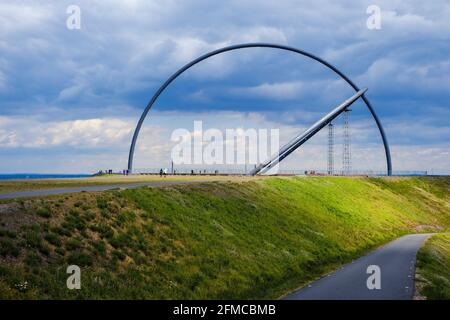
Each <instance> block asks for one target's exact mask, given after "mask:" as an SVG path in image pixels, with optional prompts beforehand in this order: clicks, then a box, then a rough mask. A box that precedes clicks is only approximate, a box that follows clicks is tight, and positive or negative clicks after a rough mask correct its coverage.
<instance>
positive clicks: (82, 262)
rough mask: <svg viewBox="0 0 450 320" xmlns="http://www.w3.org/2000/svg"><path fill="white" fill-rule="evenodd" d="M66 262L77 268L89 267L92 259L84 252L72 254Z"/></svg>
mask: <svg viewBox="0 0 450 320" xmlns="http://www.w3.org/2000/svg"><path fill="white" fill-rule="evenodd" d="M67 261H68V262H69V263H70V264H75V265H77V266H79V267H84V266H91V265H92V263H93V259H92V257H91V256H90V255H89V254H87V253H86V252H73V253H72V254H70V255H69V257H68V258H67Z"/></svg>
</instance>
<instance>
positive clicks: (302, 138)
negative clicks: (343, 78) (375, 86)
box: [249, 88, 367, 176]
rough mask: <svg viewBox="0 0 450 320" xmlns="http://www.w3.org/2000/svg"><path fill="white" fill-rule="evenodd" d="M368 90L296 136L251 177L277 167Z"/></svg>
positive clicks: (357, 93) (350, 99) (345, 102)
mask: <svg viewBox="0 0 450 320" xmlns="http://www.w3.org/2000/svg"><path fill="white" fill-rule="evenodd" d="M366 91H367V88H364V89H361V90H359V91H358V92H356V93H355V94H354V95H353V96H351V97H350V98H348V99H347V100H345V101H344V102H342V103H341V104H340V105H339V106H337V107H336V108H334V109H333V110H332V111H331V112H330V113H328V114H327V115H325V116H324V117H323V118H322V119H320V120H319V121H317V122H316V123H314V124H313V125H312V126H311V127H309V129H307V130H306V131H304V132H303V133H301V134H299V135H298V136H296V137H295V138H294V139H292V140H291V141H289V142H288V143H287V144H285V145H284V146H283V147H281V149H280V151H278V153H276V154H275V155H273V156H272V157H271V158H270V159H269V160H267V161H265V162H263V163H261V164H259V165H258V166H257V167H256V168H255V169H253V170H252V171H250V173H249V175H252V176H254V175H256V174H259V173H265V172H267V171H268V170H270V169H271V168H273V167H274V166H275V165H277V164H278V163H279V162H280V161H282V160H283V159H284V158H286V157H287V156H288V155H290V154H291V153H292V152H294V151H295V150H296V149H297V148H298V147H300V146H301V145H302V144H304V143H305V142H306V141H308V140H309V139H311V138H312V137H313V136H314V135H315V134H316V133H317V132H319V131H320V130H322V128H323V127H325V126H326V125H328V124H329V123H330V122H331V121H333V119H335V118H336V117H337V116H338V115H340V114H341V113H342V112H344V111H345V110H346V109H347V108H348V107H349V106H351V105H352V104H353V102H355V101H356V100H358V98H360V97H361V96H362V95H363V94H364V93H365V92H366Z"/></svg>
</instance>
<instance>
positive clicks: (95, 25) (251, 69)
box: [0, 0, 450, 173]
mask: <svg viewBox="0 0 450 320" xmlns="http://www.w3.org/2000/svg"><path fill="white" fill-rule="evenodd" d="M0 1H1V2H0V172H2V173H14V172H48V173H65V172H67V173H84V172H86V173H90V172H95V171H97V170H100V169H106V168H111V169H115V170H119V169H124V168H125V167H126V163H127V156H128V155H127V153H128V148H129V143H130V140H131V135H132V133H133V129H134V126H135V125H136V122H137V120H138V118H139V116H140V114H141V112H142V110H143V109H144V107H145V106H146V104H147V103H148V101H149V100H150V98H151V96H152V95H153V93H154V92H155V90H157V88H158V87H159V86H160V85H161V83H162V82H163V81H165V79H166V78H167V77H168V76H170V75H171V74H172V73H173V72H175V71H176V70H177V69H178V68H179V67H181V66H182V65H184V64H185V63H187V62H189V61H190V60H192V59H194V58H196V57H197V56H199V55H201V54H204V53H206V52H208V51H211V50H213V49H216V48H220V47H223V46H226V45H232V44H238V43H244V42H272V43H279V44H284V45H289V46H293V47H297V48H300V49H303V50H306V51H309V52H311V53H314V54H316V55H318V56H320V57H322V58H324V59H326V60H327V61H329V62H330V63H331V64H333V65H335V66H337V67H338V68H339V69H341V70H342V71H343V72H344V73H346V74H347V75H348V76H349V77H350V78H351V79H352V80H353V81H354V82H355V83H356V84H357V85H358V86H360V87H368V88H369V91H368V92H367V97H368V98H369V99H370V100H371V102H372V104H373V106H374V108H375V110H376V111H377V113H378V115H379V117H380V119H381V121H382V123H383V125H384V127H385V131H386V134H387V137H388V140H389V142H390V145H391V152H392V158H393V167H394V170H428V171H432V172H434V173H450V140H449V137H450V19H449V18H448V17H449V16H450V3H449V2H448V1H447V0H435V1H432V2H430V1H427V2H425V1H413V0H411V1H392V0H389V1H388V0H386V1H373V0H370V1H331V0H329V1H325V0H315V1H246V0H239V1H226V2H225V1H224V2H217V1H203V0H196V1H189V0H183V1H175V0H167V1H139V0H134V1H132V0H129V1H25V0H23V1H6V0H0ZM70 5H77V6H78V7H79V8H80V9H81V28H80V29H75V30H70V29H68V28H67V26H66V20H67V18H68V17H69V14H67V12H66V10H67V7H68V6H70ZM370 5H377V6H378V7H379V8H380V9H381V29H379V30H370V29H368V28H367V25H366V21H367V19H368V18H369V16H370V15H369V14H368V13H367V12H366V10H367V7H368V6H370ZM351 94H352V90H351V89H350V88H349V87H348V86H347V85H346V84H345V83H344V82H343V81H342V80H340V79H339V78H338V77H337V76H336V75H335V74H333V73H332V72H331V71H329V70H327V69H325V68H324V67H322V66H320V65H319V64H318V63H314V62H312V61H311V60H308V59H307V58H304V57H301V56H299V55H295V54H293V53H288V52H281V51H279V50H274V49H244V50H241V51H235V52H230V53H225V54H223V55H220V56H216V57H214V58H211V59H210V60H207V61H205V62H202V63H201V64H199V65H197V66H195V67H194V68H192V69H190V70H189V71H187V72H186V73H185V74H183V75H182V76H181V77H180V78H179V79H177V80H176V81H175V82H174V83H173V85H172V86H171V87H169V88H168V90H167V91H165V92H164V93H163V95H162V96H161V98H160V99H159V100H158V102H157V103H156V105H155V107H154V109H152V111H151V112H150V114H149V118H148V119H147V120H146V121H145V124H144V127H143V130H142V131H141V135H140V137H139V140H138V146H137V150H136V154H135V168H151V167H161V166H168V165H169V163H170V154H171V152H170V151H171V148H172V147H173V145H174V142H171V141H170V136H171V133H172V131H173V130H175V129H177V128H186V129H188V130H192V129H193V121H194V120H202V121H203V123H204V128H205V129H206V128H218V129H221V130H225V129H226V128H277V129H279V130H280V136H281V143H283V142H285V141H287V140H289V139H290V138H291V137H292V135H294V134H296V133H298V132H300V131H301V130H302V129H305V128H306V127H307V126H308V125H309V124H312V123H313V122H315V121H316V120H317V119H319V118H320V117H321V116H322V115H324V114H325V113H326V112H327V111H328V110H330V109H331V108H333V107H334V106H336V105H337V104H339V103H340V102H342V100H343V99H345V98H347V97H349V96H350V95H351ZM352 109H353V111H352V113H351V120H350V121H351V132H352V167H353V168H354V169H361V170H365V169H372V170H384V169H385V160H384V154H383V148H382V145H381V139H380V137H379V134H378V132H377V130H376V127H375V125H374V122H373V120H372V119H371V117H370V114H369V112H368V111H367V109H366V108H365V107H364V105H363V104H361V103H356V104H354V106H353V107H352ZM335 124H336V126H335V128H336V159H335V163H336V168H337V169H339V168H340V166H341V153H342V151H341V140H342V139H341V136H342V119H337V120H336V122H335ZM326 138H327V137H326V132H323V133H320V134H319V135H317V136H316V137H314V138H313V139H312V140H311V141H309V142H308V143H307V144H306V145H305V146H304V148H301V149H299V150H298V151H297V152H296V153H295V154H293V155H292V157H290V158H289V159H288V161H286V163H285V164H284V167H285V168H297V169H326V150H327V145H326Z"/></svg>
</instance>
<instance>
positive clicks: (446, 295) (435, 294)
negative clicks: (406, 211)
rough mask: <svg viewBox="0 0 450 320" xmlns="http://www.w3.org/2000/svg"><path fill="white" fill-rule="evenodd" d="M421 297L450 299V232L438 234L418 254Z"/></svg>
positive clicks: (418, 279)
mask: <svg viewBox="0 0 450 320" xmlns="http://www.w3.org/2000/svg"><path fill="white" fill-rule="evenodd" d="M416 290H417V295H418V296H419V297H424V298H426V299H445V300H450V234H448V233H447V234H437V235H435V236H433V237H431V238H430V239H428V241H427V242H426V243H425V245H424V246H423V247H422V248H421V249H420V250H419V253H418V254H417V269H416Z"/></svg>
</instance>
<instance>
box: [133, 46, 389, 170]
mask: <svg viewBox="0 0 450 320" xmlns="http://www.w3.org/2000/svg"><path fill="white" fill-rule="evenodd" d="M244 48H274V49H281V50H286V51H291V52H295V53H298V54H301V55H303V56H305V57H308V58H311V59H313V60H315V61H317V62H319V63H321V64H322V65H324V66H326V67H327V68H329V69H331V70H333V71H334V72H335V73H336V74H337V75H339V76H340V77H341V78H342V79H344V80H345V81H346V82H347V83H348V84H349V85H350V86H351V87H352V88H353V89H354V90H355V91H356V92H357V91H359V88H358V87H357V86H356V85H355V84H354V83H353V82H352V81H351V80H350V79H349V78H348V77H347V76H346V75H344V74H343V73H342V72H341V71H339V70H338V69H337V68H336V67H334V66H333V65H331V64H330V63H328V62H327V61H325V60H323V59H321V58H319V57H317V56H315V55H313V54H312V53H309V52H306V51H303V50H300V49H297V48H293V47H289V46H285V45H281V44H273V43H244V44H237V45H233V46H228V47H223V48H220V49H217V50H214V51H211V52H209V53H206V54H204V55H202V56H200V57H198V58H197V59H195V60H192V61H191V62H189V63H188V64H186V65H185V66H183V67H182V68H180V69H179V70H178V71H177V72H175V73H174V74H173V75H172V76H170V78H168V79H167V80H166V82H164V83H163V85H162V86H161V87H160V88H159V89H158V91H156V92H155V94H154V95H153V97H152V99H151V100H150V102H149V103H148V104H147V106H146V107H145V110H144V112H143V113H142V115H141V117H140V119H139V121H138V123H137V126H136V129H135V130H134V134H133V139H132V140H131V146H130V153H129V155H128V172H129V173H132V172H133V157H134V148H135V145H136V141H137V138H138V136H139V131H140V130H141V127H142V123H143V122H144V120H145V117H146V116H147V114H148V112H149V111H150V109H151V108H152V106H153V105H154V104H155V102H156V100H157V99H158V97H159V96H160V95H161V93H162V92H163V91H164V90H165V89H166V88H167V87H168V86H169V85H170V84H171V83H172V82H173V81H174V80H175V79H176V78H177V77H178V76H180V75H181V74H182V73H183V72H185V71H186V70H188V69H189V68H191V67H192V66H194V65H196V64H197V63H199V62H201V61H203V60H206V59H208V58H210V57H212V56H215V55H218V54H220V53H224V52H227V51H233V50H238V49H244ZM362 99H363V101H364V103H365V104H366V106H367V108H368V109H369V111H370V113H371V114H372V117H373V119H374V120H375V122H376V124H377V127H378V130H379V131H380V134H381V138H382V140H383V145H384V151H385V154H386V167H387V174H388V175H389V176H390V175H391V174H392V163H391V152H390V150H389V143H388V141H387V138H386V134H385V133H384V129H383V126H382V125H381V122H380V119H379V118H378V116H377V114H376V113H375V110H374V109H373V107H372V105H371V104H370V102H369V100H368V99H367V98H366V96H365V95H363V96H362Z"/></svg>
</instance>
